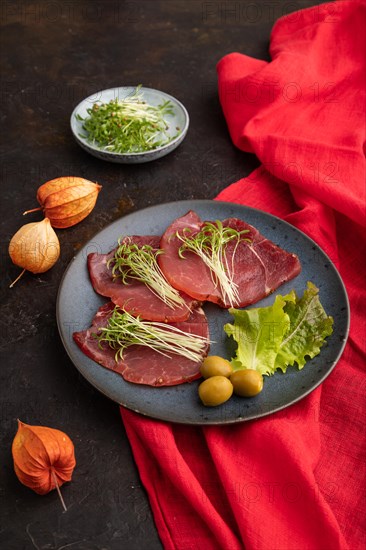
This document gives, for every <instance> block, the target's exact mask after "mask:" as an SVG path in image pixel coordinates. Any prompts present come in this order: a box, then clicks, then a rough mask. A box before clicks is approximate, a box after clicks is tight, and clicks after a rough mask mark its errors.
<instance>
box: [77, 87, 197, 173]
mask: <svg viewBox="0 0 366 550" xmlns="http://www.w3.org/2000/svg"><path fill="white" fill-rule="evenodd" d="M134 90H135V87H133V86H123V87H120V88H109V89H108V90H102V91H100V92H96V93H95V94H93V95H91V96H89V97H87V98H86V99H84V100H83V101H82V102H81V103H79V105H77V106H76V107H75V109H74V111H73V113H72V115H71V120H70V124H71V131H72V133H73V135H74V138H75V140H76V141H77V143H78V144H79V145H80V147H82V148H83V149H85V151H87V152H88V153H90V154H91V155H93V156H95V157H97V158H99V159H102V160H107V161H109V162H118V163H122V164H140V163H142V162H150V161H152V160H156V159H158V158H161V157H164V156H165V155H167V154H168V153H171V152H172V151H174V149H176V148H177V147H178V145H180V144H181V143H182V141H183V140H184V138H185V136H186V134H187V131H188V127H189V116H188V112H187V110H186V108H185V107H184V105H182V103H181V102H180V101H178V100H177V99H175V97H173V96H171V95H169V94H166V93H165V92H160V91H159V90H154V89H152V88H144V87H142V88H141V92H142V93H143V96H144V100H145V101H146V102H147V103H148V104H149V105H153V106H157V105H159V104H161V103H163V102H164V101H167V100H168V101H170V102H171V103H172V105H173V109H174V115H167V116H166V117H165V120H166V122H167V124H168V126H169V129H168V130H167V133H168V135H169V136H170V137H171V138H174V139H172V140H171V141H170V142H169V143H167V144H166V145H162V146H161V147H157V148H156V149H152V150H151V151H144V152H141V153H113V152H112V151H106V150H105V149H104V148H103V147H99V146H98V145H94V144H91V143H89V141H88V140H87V139H86V138H85V137H82V136H84V135H86V132H85V130H84V129H83V122H82V121H81V120H78V118H77V115H79V116H81V117H82V118H85V117H87V116H88V112H87V109H90V107H92V106H93V104H94V103H109V101H111V100H112V99H117V98H118V99H124V98H126V97H127V96H128V95H130V94H132V93H133V92H134ZM177 129H179V135H178V136H177ZM175 136H176V137H175Z"/></svg>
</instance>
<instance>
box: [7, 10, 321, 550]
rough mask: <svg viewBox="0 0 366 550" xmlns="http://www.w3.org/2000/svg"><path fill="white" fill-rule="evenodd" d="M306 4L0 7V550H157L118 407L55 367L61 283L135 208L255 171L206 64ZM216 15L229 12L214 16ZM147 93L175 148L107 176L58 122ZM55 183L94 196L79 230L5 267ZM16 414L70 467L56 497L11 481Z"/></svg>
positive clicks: (261, 47)
mask: <svg viewBox="0 0 366 550" xmlns="http://www.w3.org/2000/svg"><path fill="white" fill-rule="evenodd" d="M316 3H318V2H312V1H297V2H291V3H289V2H280V1H276V2H272V1H269V2H268V1H266V0H264V1H258V0H256V1H255V2H250V3H246V2H221V1H217V2H216V1H213V2H201V1H198V0H184V1H183V0H182V1H169V2H168V1H154V0H145V1H138V2H137V1H133V0H132V1H129V2H122V1H121V2H118V1H117V0H116V1H114V0H106V1H102V0H93V1H92V2H90V1H85V2H83V1H75V0H63V1H61V0H55V1H52V2H41V1H38V2H33V1H31V0H28V1H16V0H3V1H2V2H1V20H2V29H1V30H2V33H1V55H2V67H3V68H2V83H1V99H2V101H1V107H2V109H1V111H2V138H1V139H2V153H3V155H2V167H1V170H2V177H1V218H0V223H1V296H0V300H1V317H0V322H1V332H0V335H1V357H0V364H1V373H0V379H1V426H0V434H1V437H0V441H1V442H0V463H1V465H2V466H1V470H0V476H1V480H0V497H1V508H2V514H1V516H2V517H1V528H0V546H1V547H2V548H4V549H7V550H12V549H25V550H28V549H33V548H36V549H39V550H41V549H42V550H43V549H54V550H56V549H58V550H61V549H62V548H66V547H67V548H73V549H78V550H84V549H85V550H94V549H100V550H102V549H108V550H120V549H127V550H130V549H131V550H133V549H140V548H148V549H152V550H155V549H159V548H161V543H160V541H159V538H158V535H157V533H156V530H155V526H154V523H153V519H152V515H151V512H150V508H149V504H148V500H147V497H146V494H145V492H144V490H143V488H142V487H141V482H140V480H139V476H138V472H137V470H136V468H135V465H134V462H133V458H132V455H131V451H130V448H129V444H128V440H127V438H126V434H125V432H124V428H123V425H122V423H121V421H120V417H119V411H118V407H116V405H115V404H114V403H112V402H110V401H109V400H108V399H106V398H105V397H103V396H102V395H100V394H99V393H98V392H96V391H95V390H94V389H93V388H92V387H91V386H90V385H88V383H87V382H85V381H84V380H83V379H82V378H81V377H80V376H79V374H78V372H77V370H76V369H75V367H74V366H73V365H72V364H71V362H70V360H69V359H68V357H67V355H66V352H65V351H64V348H63V346H62V344H61V341H60V338H59V336H58V332H57V327H56V317H55V304H56V295H57V289H58V286H59V283H60V280H61V277H62V274H63V272H64V270H65V268H66V266H67V264H68V263H69V261H70V259H71V258H72V257H73V255H74V253H75V252H77V250H78V249H79V248H80V247H81V246H82V245H83V244H84V243H85V242H87V241H88V240H89V239H90V238H91V237H92V236H93V235H94V234H95V233H97V232H98V231H99V230H101V229H102V228H104V227H105V226H106V225H107V224H108V223H109V222H111V221H113V220H115V219H117V218H118V217H120V216H121V215H123V214H125V213H129V212H133V211H136V210H138V209H140V208H143V207H146V206H148V205H154V204H159V203H161V202H168V201H174V200H182V199H201V198H213V197H214V196H215V195H216V194H217V193H218V192H219V191H220V190H221V189H223V188H224V187H226V186H227V185H228V184H229V183H231V182H233V181H235V180H237V179H238V178H240V177H243V176H245V175H246V174H248V173H249V172H250V171H251V170H252V169H253V168H254V167H255V166H256V165H257V160H256V159H255V158H254V157H253V156H251V155H248V154H245V153H242V152H240V151H238V150H236V149H235V148H234V147H233V146H232V144H231V142H230V139H229V136H228V133H227V129H226V125H225V121H224V119H223V116H222V114H221V111H220V107H219V103H218V99H217V91H216V69H215V65H216V63H217V61H218V60H219V59H220V58H221V57H222V56H223V55H225V54H226V53H229V52H231V51H241V52H243V53H246V54H247V55H251V56H254V57H258V58H262V59H268V40H269V34H270V29H271V27H272V25H273V22H274V20H275V19H277V18H278V17H279V16H281V15H283V14H285V13H287V12H289V11H294V10H296V9H300V8H303V7H307V6H310V5H312V4H316ZM228 6H230V9H229V8H228ZM140 82H141V83H142V84H143V85H145V86H148V87H152V88H156V89H161V90H163V91H165V92H167V93H169V94H171V95H173V96H175V97H177V98H178V99H179V100H180V101H182V102H183V104H184V105H185V106H186V107H187V109H188V111H189V114H190V117H191V125H190V129H189V133H188V135H187V138H186V139H185V141H184V142H183V144H182V145H181V146H180V147H179V148H178V149H177V150H176V151H174V152H173V153H171V154H170V155H169V156H167V157H165V158H162V159H160V160H157V161H155V162H154V163H151V164H146V165H140V166H123V165H115V164H108V163H106V162H104V161H101V160H98V159H96V158H93V157H92V156H89V155H88V154H87V153H86V152H84V151H83V150H82V149H81V148H79V147H78V145H77V144H76V143H75V142H74V140H73V138H72V136H71V132H70V129H69V117H70V113H71V111H72V109H73V108H74V107H75V105H76V104H77V103H78V102H79V101H80V100H82V99H83V98H84V97H85V96H87V95H90V94H91V93H93V92H95V91H98V90H101V89H105V88H109V87H113V86H120V85H131V84H132V85H135V84H138V83H140ZM61 175H78V176H83V177H86V178H87V179H90V180H92V181H98V182H99V183H101V184H102V185H103V190H102V192H101V194H100V196H99V199H98V203H97V206H96V208H95V210H94V211H93V213H92V214H91V215H90V216H89V217H88V218H87V219H86V220H84V221H83V222H82V223H81V224H79V225H77V226H75V227H74V228H70V229H68V230H58V231H57V234H58V237H59V239H60V242H61V251H62V253H61V259H60V260H59V262H58V263H57V264H56V266H55V267H54V268H53V269H52V270H51V271H49V272H47V273H45V274H42V275H40V276H33V275H29V274H26V275H25V277H24V278H23V280H22V281H21V282H19V283H18V284H17V285H16V286H15V287H14V288H13V289H12V290H9V288H8V286H9V283H10V282H11V281H12V280H13V279H14V278H15V277H16V276H17V274H18V273H19V269H18V268H17V267H16V266H13V265H12V263H11V261H10V260H9V258H8V254H7V246H8V242H9V239H10V237H11V236H12V235H13V234H14V233H15V231H17V230H18V228H19V227H20V226H21V225H22V224H23V223H25V222H31V221H38V220H40V219H41V216H40V215H39V214H33V215H30V216H28V218H27V219H24V218H23V217H22V212H23V211H24V210H26V209H29V208H33V207H35V206H37V204H36V200H35V195H36V190H37V187H38V186H39V185H40V184H42V183H44V182H45V181H47V180H49V179H53V178H55V177H58V176H61ZM16 418H20V419H22V420H23V421H24V422H27V423H30V424H42V425H47V426H52V427H55V428H59V429H61V430H64V431H66V432H67V433H68V435H69V436H70V437H71V439H72V440H73V441H74V443H75V447H76V456H77V468H76V470H75V473H74V477H73V481H72V483H70V484H68V485H67V486H65V487H64V488H63V495H64V498H65V501H66V503H67V505H68V511H67V513H63V512H62V508H61V505H60V502H59V501H58V497H57V494H56V493H55V492H53V493H51V494H49V495H47V496H43V497H41V496H38V495H36V494H35V493H33V492H32V491H31V490H29V489H27V488H25V487H23V486H22V485H21V484H20V483H19V482H18V480H17V479H16V477H15V475H14V473H13V467H12V459H11V452H10V449H11V441H12V439H13V437H14V435H15V432H16Z"/></svg>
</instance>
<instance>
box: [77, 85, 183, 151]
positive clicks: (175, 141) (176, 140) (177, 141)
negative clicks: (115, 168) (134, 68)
mask: <svg viewBox="0 0 366 550" xmlns="http://www.w3.org/2000/svg"><path fill="white" fill-rule="evenodd" d="M136 87H137V86H114V87H112V88H106V89H104V90H98V91H97V92H94V93H93V94H90V95H89V96H87V97H85V98H84V99H82V100H81V101H80V102H79V103H78V104H77V105H76V106H75V107H74V109H73V111H72V113H71V116H70V128H71V132H72V134H73V136H74V138H75V139H76V141H78V142H80V143H82V144H83V145H84V146H85V147H87V148H88V149H92V150H93V151H95V152H96V153H103V154H106V155H111V156H114V157H116V156H117V157H120V158H121V159H122V158H128V157H131V158H134V159H138V158H140V157H142V156H146V155H151V154H153V153H155V154H159V153H161V152H163V151H165V150H166V149H167V148H168V147H169V146H170V147H172V146H174V145H176V144H177V145H180V142H181V141H183V139H184V137H185V136H186V134H187V132H188V128H189V124H190V118H189V114H188V111H187V108H186V107H185V106H184V105H183V103H182V102H181V101H180V100H179V99H177V98H176V97H174V96H172V95H171V94H168V93H167V92H164V91H162V90H157V89H156V88H149V87H147V86H141V88H140V89H141V90H142V91H144V90H146V91H149V92H155V93H158V94H160V95H162V96H164V97H166V98H167V99H169V100H170V101H172V102H173V104H174V103H176V104H177V105H178V106H179V107H180V108H181V109H182V112H183V114H184V117H185V123H184V128H182V130H181V133H180V134H179V135H178V136H176V137H175V138H174V139H172V140H171V141H169V143H166V144H165V145H161V146H160V147H157V148H156V149H150V150H148V151H139V152H131V153H117V152H115V151H107V150H105V149H103V148H102V147H97V146H95V145H93V144H91V143H89V142H88V141H87V140H86V139H85V138H82V137H81V136H79V135H78V134H77V133H76V132H75V131H74V128H73V121H74V119H75V115H76V113H77V111H78V109H79V108H80V106H81V105H82V104H83V103H84V102H86V101H88V99H89V98H92V97H94V96H96V95H98V94H103V93H106V92H112V91H114V90H122V89H127V88H132V89H136ZM93 103H96V102H95V101H94V102H93Z"/></svg>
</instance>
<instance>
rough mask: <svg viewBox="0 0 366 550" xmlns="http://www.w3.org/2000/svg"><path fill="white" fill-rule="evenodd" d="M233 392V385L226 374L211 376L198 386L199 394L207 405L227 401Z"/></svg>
mask: <svg viewBox="0 0 366 550" xmlns="http://www.w3.org/2000/svg"><path fill="white" fill-rule="evenodd" d="M232 394H233V385H232V383H231V382H230V380H229V379H228V378H226V376H211V377H210V378H207V379H206V380H205V381H204V382H202V383H201V384H200V385H199V387H198V395H199V396H200V399H201V401H202V403H203V404H204V405H206V406H207V407H216V405H221V404H222V403H225V401H227V400H228V399H230V397H231V396H232Z"/></svg>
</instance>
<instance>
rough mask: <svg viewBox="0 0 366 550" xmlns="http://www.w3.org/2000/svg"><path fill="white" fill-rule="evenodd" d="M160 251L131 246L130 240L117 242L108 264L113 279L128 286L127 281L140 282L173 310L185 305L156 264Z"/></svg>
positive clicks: (147, 247) (147, 246)
mask: <svg viewBox="0 0 366 550" xmlns="http://www.w3.org/2000/svg"><path fill="white" fill-rule="evenodd" d="M161 253H162V250H160V249H158V250H154V249H153V248H152V247H151V246H149V245H146V244H144V245H141V246H138V245H137V244H133V243H132V242H131V240H130V239H125V240H124V241H122V242H121V241H119V246H118V248H117V250H116V252H115V254H114V257H113V258H111V259H110V260H109V262H108V267H109V266H110V265H113V267H112V275H113V277H114V278H120V279H121V280H122V283H123V284H128V283H129V279H136V280H138V281H141V282H142V283H144V284H145V285H146V286H148V287H149V288H150V290H151V291H152V292H153V293H154V294H155V296H157V297H158V298H159V299H160V300H162V301H163V302H164V303H165V304H166V305H167V306H168V307H170V308H171V309H174V308H176V307H182V306H184V305H185V303H186V302H185V301H184V299H183V298H182V297H181V295H180V294H179V292H178V291H177V290H176V289H175V288H173V287H172V286H171V285H170V284H169V283H168V281H167V280H166V278H165V276H164V274H163V272H162V271H161V269H160V267H159V264H158V262H157V257H158V255H159V254H161Z"/></svg>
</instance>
